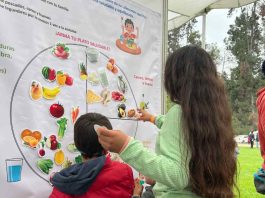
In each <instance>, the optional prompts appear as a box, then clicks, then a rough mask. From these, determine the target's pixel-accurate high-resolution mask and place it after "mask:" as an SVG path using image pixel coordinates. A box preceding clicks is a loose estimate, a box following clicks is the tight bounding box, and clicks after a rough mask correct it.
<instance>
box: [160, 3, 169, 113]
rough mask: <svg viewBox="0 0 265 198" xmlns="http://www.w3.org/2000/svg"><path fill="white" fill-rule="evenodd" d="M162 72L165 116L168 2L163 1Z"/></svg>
mask: <svg viewBox="0 0 265 198" xmlns="http://www.w3.org/2000/svg"><path fill="white" fill-rule="evenodd" d="M162 23H163V24H162V72H161V85H162V86H161V107H162V109H161V110H162V113H163V114H165V113H166V111H167V109H166V104H167V94H166V92H165V89H164V75H163V74H164V70H165V64H166V57H167V53H168V0H163V10H162Z"/></svg>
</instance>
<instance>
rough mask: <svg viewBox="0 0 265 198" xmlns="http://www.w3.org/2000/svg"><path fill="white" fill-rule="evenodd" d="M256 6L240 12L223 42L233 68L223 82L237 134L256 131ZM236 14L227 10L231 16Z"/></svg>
mask: <svg viewBox="0 0 265 198" xmlns="http://www.w3.org/2000/svg"><path fill="white" fill-rule="evenodd" d="M259 6H260V5H259V4H258V3H257V2H255V3H253V4H251V5H249V6H245V7H243V8H241V9H240V15H239V16H238V17H236V19H235V23H234V24H233V25H230V29H229V31H228V33H227V34H228V37H227V38H226V39H225V43H226V46H227V50H229V51H231V53H232V54H233V56H234V58H235V60H236V62H237V63H236V64H237V65H236V67H235V68H233V69H232V70H231V76H230V78H226V79H225V80H226V86H227V89H228V92H229V96H230V101H231V105H232V111H233V125H234V127H235V132H236V133H238V134H242V133H248V131H249V130H250V129H251V128H256V123H255V122H253V120H254V119H253V117H254V115H255V111H256V110H255V101H256V96H255V95H256V94H255V93H256V91H257V89H258V87H259V86H260V85H261V84H262V75H261V73H260V68H259V67H260V63H261V54H262V48H261V47H260V46H263V45H264V38H262V20H260V16H259V9H258V7H259ZM235 11H236V10H234V9H233V10H230V11H229V15H232V14H233V13H234V12H235Z"/></svg>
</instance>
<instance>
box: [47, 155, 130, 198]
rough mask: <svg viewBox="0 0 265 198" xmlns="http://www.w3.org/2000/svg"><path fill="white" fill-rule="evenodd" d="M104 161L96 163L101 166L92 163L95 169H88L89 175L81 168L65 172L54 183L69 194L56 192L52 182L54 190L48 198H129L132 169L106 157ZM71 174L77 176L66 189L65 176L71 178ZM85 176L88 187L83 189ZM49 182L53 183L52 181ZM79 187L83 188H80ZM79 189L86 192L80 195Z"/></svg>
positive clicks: (56, 189)
mask: <svg viewBox="0 0 265 198" xmlns="http://www.w3.org/2000/svg"><path fill="white" fill-rule="evenodd" d="M104 160H105V161H103V162H96V163H102V166H101V165H99V166H98V165H95V163H94V164H93V165H92V166H93V167H96V168H94V170H92V169H91V168H90V170H91V173H89V174H88V173H87V172H89V171H87V170H88V169H86V170H85V168H83V167H81V168H79V170H78V171H73V170H69V171H66V172H68V173H66V174H64V176H63V177H60V178H59V179H57V181H56V182H57V185H58V187H59V186H60V187H61V188H62V186H63V188H62V190H65V191H66V192H69V191H70V192H69V193H63V192H62V191H60V190H58V188H56V183H55V182H54V188H53V191H52V193H51V195H50V197H49V198H110V197H119V198H131V196H132V194H133V189H134V179H133V173H132V169H131V168H130V167H129V166H128V165H127V164H123V163H120V162H116V161H112V160H111V159H110V157H109V156H107V157H106V159H105V158H104ZM94 161H95V160H94ZM98 161H99V160H98ZM101 161H102V160H101ZM92 163H93V162H92ZM95 169H97V170H95ZM73 172H76V175H78V176H77V179H74V180H72V181H71V182H72V183H71V185H70V186H68V187H67V185H68V184H67V176H69V177H72V174H73ZM95 172H97V173H95ZM85 174H86V175H87V176H85V177H87V178H88V179H89V183H90V185H86V186H85V187H84V183H87V181H88V180H87V178H85V177H84V175H85ZM80 178H83V181H84V182H82V181H80V180H82V179H80ZM52 180H53V179H52ZM60 180H62V181H60ZM51 182H52V183H53V181H51ZM60 182H61V183H60ZM65 182H66V183H65ZM58 183H59V184H58ZM75 185H76V186H75ZM80 185H83V186H81V187H80ZM64 186H65V189H64ZM81 188H83V189H84V188H85V190H86V192H85V193H83V194H81V195H80V194H78V193H77V191H78V190H79V189H81ZM69 189H72V190H69ZM81 190H82V189H81ZM71 191H72V192H71Z"/></svg>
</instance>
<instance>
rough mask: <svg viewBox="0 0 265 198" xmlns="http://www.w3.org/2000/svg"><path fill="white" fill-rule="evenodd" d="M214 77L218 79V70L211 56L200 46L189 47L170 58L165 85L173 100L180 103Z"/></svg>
mask: <svg viewBox="0 0 265 198" xmlns="http://www.w3.org/2000/svg"><path fill="white" fill-rule="evenodd" d="M212 76H215V77H217V70H216V67H215V64H214V63H213V61H212V58H211V57H210V55H209V54H208V53H207V52H206V51H205V50H204V49H202V48H200V47H199V46H196V45H188V46H185V47H182V48H180V49H178V50H176V51H175V52H174V53H173V54H171V55H170V56H169V57H168V59H167V62H166V66H165V73H164V79H165V82H164V85H165V88H166V91H167V93H168V94H169V96H170V98H171V100H172V101H177V102H180V101H181V100H182V99H184V100H185V98H183V97H185V95H187V94H188V92H190V91H191V90H194V89H199V88H200V84H201V83H203V82H204V81H207V80H209V79H210V78H212Z"/></svg>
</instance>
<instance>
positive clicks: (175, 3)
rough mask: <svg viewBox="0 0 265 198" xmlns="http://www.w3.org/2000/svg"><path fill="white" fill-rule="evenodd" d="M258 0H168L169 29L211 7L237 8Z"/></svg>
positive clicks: (207, 10)
mask: <svg viewBox="0 0 265 198" xmlns="http://www.w3.org/2000/svg"><path fill="white" fill-rule="evenodd" d="M255 1H257V0H185V1H184V0H168V10H169V21H168V30H171V29H174V28H178V27H180V26H181V25H183V24H184V23H186V22H187V21H189V20H191V19H193V18H194V17H197V16H200V15H202V14H204V13H207V12H209V11H210V10H211V9H225V8H237V7H241V6H244V5H247V4H250V3H253V2H255Z"/></svg>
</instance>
